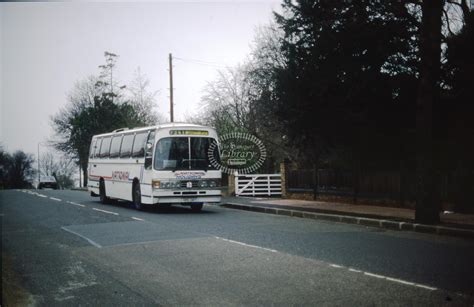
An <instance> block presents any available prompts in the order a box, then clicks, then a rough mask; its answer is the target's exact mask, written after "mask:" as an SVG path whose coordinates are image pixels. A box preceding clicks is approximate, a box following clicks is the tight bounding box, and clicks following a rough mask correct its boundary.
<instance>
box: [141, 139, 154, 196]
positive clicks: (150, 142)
mask: <svg viewBox="0 0 474 307" xmlns="http://www.w3.org/2000/svg"><path fill="white" fill-rule="evenodd" d="M154 146H155V130H151V131H150V132H149V133H148V138H147V141H146V143H145V160H144V165H143V177H142V180H141V183H142V185H141V187H142V189H141V191H142V197H143V200H142V201H143V202H145V203H148V202H149V201H151V193H152V190H151V180H152V178H153V148H154ZM147 196H148V197H147Z"/></svg>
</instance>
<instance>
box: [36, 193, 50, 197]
mask: <svg viewBox="0 0 474 307" xmlns="http://www.w3.org/2000/svg"><path fill="white" fill-rule="evenodd" d="M36 195H37V196H39V197H43V198H46V197H48V196H46V195H44V194H39V193H37V194H36Z"/></svg>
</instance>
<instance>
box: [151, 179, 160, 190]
mask: <svg viewBox="0 0 474 307" xmlns="http://www.w3.org/2000/svg"><path fill="white" fill-rule="evenodd" d="M151 186H152V187H153V189H159V188H160V181H159V180H154V179H153V180H152V181H151Z"/></svg>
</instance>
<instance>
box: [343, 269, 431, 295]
mask: <svg viewBox="0 0 474 307" xmlns="http://www.w3.org/2000/svg"><path fill="white" fill-rule="evenodd" d="M349 271H351V272H355V273H362V274H364V275H366V276H370V277H375V278H379V279H385V280H387V281H392V282H396V283H399V284H403V285H407V286H413V287H418V288H422V289H426V290H430V291H435V290H438V288H435V287H430V286H427V285H422V284H417V283H414V282H410V281H406V280H402V279H398V278H393V277H388V276H383V275H378V274H373V273H369V272H363V271H359V270H354V269H349Z"/></svg>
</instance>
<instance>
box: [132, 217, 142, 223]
mask: <svg viewBox="0 0 474 307" xmlns="http://www.w3.org/2000/svg"><path fill="white" fill-rule="evenodd" d="M132 219H133V220H135V221H142V222H143V221H145V220H144V219H141V218H138V217H134V216H132Z"/></svg>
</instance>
